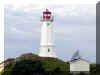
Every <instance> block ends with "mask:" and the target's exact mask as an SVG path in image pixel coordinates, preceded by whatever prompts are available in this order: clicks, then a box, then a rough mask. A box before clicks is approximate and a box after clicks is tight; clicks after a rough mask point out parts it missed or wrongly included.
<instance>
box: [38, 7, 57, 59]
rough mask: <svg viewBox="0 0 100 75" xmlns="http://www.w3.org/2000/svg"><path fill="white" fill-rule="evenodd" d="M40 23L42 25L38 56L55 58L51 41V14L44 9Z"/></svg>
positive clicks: (52, 40) (54, 50)
mask: <svg viewBox="0 0 100 75" xmlns="http://www.w3.org/2000/svg"><path fill="white" fill-rule="evenodd" d="M41 22H42V25H41V39H40V54H39V56H41V57H53V58H56V49H55V44H54V39H53V25H52V23H53V16H52V12H50V11H49V10H48V9H46V10H45V11H44V12H43V14H42V17H41Z"/></svg>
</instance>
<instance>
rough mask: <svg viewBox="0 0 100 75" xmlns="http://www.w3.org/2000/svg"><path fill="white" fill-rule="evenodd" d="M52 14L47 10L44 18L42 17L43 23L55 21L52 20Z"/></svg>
mask: <svg viewBox="0 0 100 75" xmlns="http://www.w3.org/2000/svg"><path fill="white" fill-rule="evenodd" d="M51 14H52V13H51V12H50V11H49V10H48V9H46V11H44V12H43V17H42V21H53V20H52V19H53V18H52V15H51Z"/></svg>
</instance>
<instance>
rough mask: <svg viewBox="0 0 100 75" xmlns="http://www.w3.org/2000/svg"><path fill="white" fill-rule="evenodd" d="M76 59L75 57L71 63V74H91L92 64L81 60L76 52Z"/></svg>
mask: <svg viewBox="0 0 100 75" xmlns="http://www.w3.org/2000/svg"><path fill="white" fill-rule="evenodd" d="M74 56H75V58H74V57H73V58H72V60H71V61H70V72H72V73H79V72H84V73H89V71H90V64H89V62H88V61H87V60H85V59H83V58H81V57H80V56H79V54H78V52H76V53H75V54H74Z"/></svg>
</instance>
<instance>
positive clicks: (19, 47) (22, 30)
mask: <svg viewBox="0 0 100 75" xmlns="http://www.w3.org/2000/svg"><path fill="white" fill-rule="evenodd" d="M39 1H40V0H6V4H5V16H4V17H5V59H7V58H13V57H17V56H19V55H21V54H23V53H31V52H32V53H35V54H38V53H39V50H38V48H39V47H40V33H41V32H40V31H41V24H42V23H41V22H40V16H41V15H42V12H43V11H44V10H45V9H46V8H48V9H49V10H50V11H52V12H53V15H54V22H53V26H54V34H55V37H54V38H55V44H56V54H57V56H58V58H60V59H63V60H65V61H68V60H70V58H71V57H72V55H73V53H74V52H75V51H76V50H77V49H79V50H80V54H81V56H83V58H86V59H87V60H89V61H91V62H95V59H96V5H95V4H96V1H95V0H77V2H72V0H71V1H68V2H67V1H66V3H65V2H64V1H65V0H59V2H58V0H48V1H49V2H47V0H41V2H39ZM86 1H87V2H86Z"/></svg>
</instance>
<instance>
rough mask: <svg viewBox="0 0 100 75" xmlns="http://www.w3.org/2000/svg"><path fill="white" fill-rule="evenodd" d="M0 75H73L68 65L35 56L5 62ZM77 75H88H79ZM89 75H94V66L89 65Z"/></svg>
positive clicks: (52, 59)
mask: <svg viewBox="0 0 100 75" xmlns="http://www.w3.org/2000/svg"><path fill="white" fill-rule="evenodd" d="M0 75H73V74H71V73H70V72H69V63H68V62H64V61H62V60H59V59H56V58H47V57H39V56H37V55H35V54H32V53H28V54H23V55H21V56H20V57H18V58H16V59H14V58H11V59H8V60H6V61H5V69H4V70H3V71H2V72H1V73H0ZM78 75H89V74H84V73H80V74H78ZM90 75H100V73H98V74H96V65H95V64H91V73H90Z"/></svg>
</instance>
